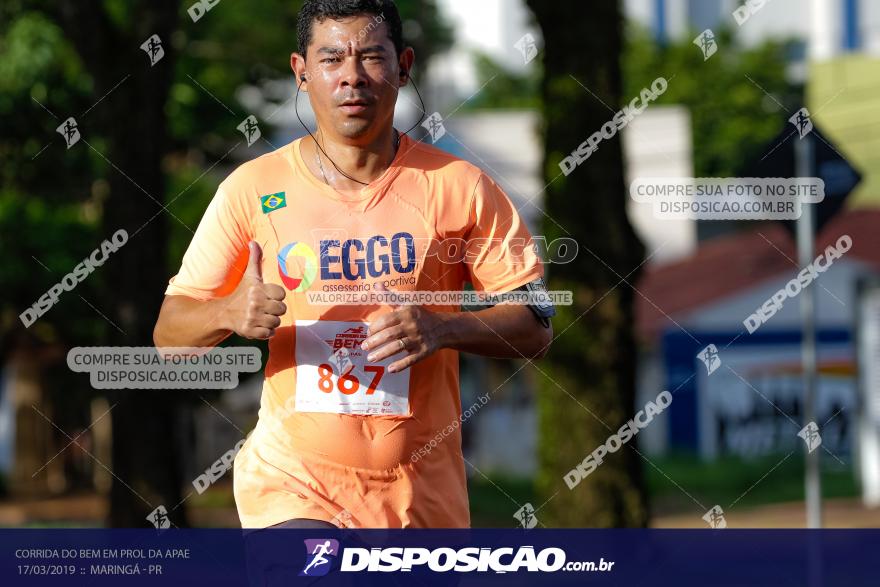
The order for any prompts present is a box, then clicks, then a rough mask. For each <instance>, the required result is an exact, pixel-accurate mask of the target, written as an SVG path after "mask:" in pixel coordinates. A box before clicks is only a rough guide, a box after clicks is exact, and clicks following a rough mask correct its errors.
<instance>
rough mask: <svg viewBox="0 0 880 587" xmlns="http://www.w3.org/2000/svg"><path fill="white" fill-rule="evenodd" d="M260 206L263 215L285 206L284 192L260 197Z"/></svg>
mask: <svg viewBox="0 0 880 587" xmlns="http://www.w3.org/2000/svg"><path fill="white" fill-rule="evenodd" d="M260 206H262V208H263V214H268V213H269V212H274V211H275V210H280V209H281V208H284V207H285V206H287V198H286V197H285V196H284V192H278V193H277V194H269V195H268V196H260Z"/></svg>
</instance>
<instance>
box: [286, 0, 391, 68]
mask: <svg viewBox="0 0 880 587" xmlns="http://www.w3.org/2000/svg"><path fill="white" fill-rule="evenodd" d="M362 14H370V15H372V16H373V17H374V18H381V22H384V23H385V26H386V27H388V38H390V39H391V42H392V43H393V44H394V49H395V50H396V51H397V55H398V56H399V55H400V54H401V53H402V52H403V26H402V25H401V23H400V13H399V12H398V11H397V6H396V5H395V4H394V2H393V0H306V2H305V4H303V7H302V9H301V10H300V11H299V15H298V16H297V23H296V36H297V42H298V44H299V52H300V54H301V55H302V56H303V57H305V56H306V51H307V50H308V48H309V43H311V42H312V25H313V24H314V23H315V22H324V21H325V20H327V19H328V18H331V19H334V20H339V19H342V18H346V17H349V16H360V15H362Z"/></svg>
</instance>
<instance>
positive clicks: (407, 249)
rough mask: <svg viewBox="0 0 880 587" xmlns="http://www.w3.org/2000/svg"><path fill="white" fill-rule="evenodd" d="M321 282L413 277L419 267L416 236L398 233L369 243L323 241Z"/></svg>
mask: <svg viewBox="0 0 880 587" xmlns="http://www.w3.org/2000/svg"><path fill="white" fill-rule="evenodd" d="M320 259H321V279H343V278H344V279H346V280H349V281H354V280H358V279H366V278H367V277H368V276H369V277H381V276H382V275H389V274H390V273H391V270H392V269H394V271H396V272H397V273H412V272H413V271H414V270H415V267H416V246H415V239H413V235H411V234H410V233H408V232H398V233H397V234H395V235H394V236H392V237H391V238H390V239H388V238H385V237H384V236H382V235H375V236H372V237H370V238H369V239H367V240H366V241H364V240H361V239H356V238H351V239H348V240H346V241H339V240H335V239H330V240H322V241H320Z"/></svg>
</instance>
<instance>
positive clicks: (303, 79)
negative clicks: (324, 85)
mask: <svg viewBox="0 0 880 587" xmlns="http://www.w3.org/2000/svg"><path fill="white" fill-rule="evenodd" d="M400 75H401V76H405V77H406V78H408V79H409V80H410V81H411V82H412V85H413V88H414V89H415V91H416V95H417V96H418V97H419V102H420V103H421V105H422V108H421V110H422V115H421V116H420V117H419V120H418V121H417V122H416V123H415V124H414V125H412V126H411V127H410V129H409V130H408V131H406V132H405V133H403V134H405V135H408V134H409V133H410V132H412V130H413V129H414V128H416V127H417V126H418V125H420V124H421V123H422V120H424V119H425V115H426V114H427V113H426V112H425V101H424V100H423V99H422V93H421V92H419V87H418V86H417V85H416V82H415V80H414V79H412V78H410V77H409V70H408V69H401V70H400ZM305 82H306V76H305V75H300V76H299V84H297V86H296V97H295V98H294V101H293V111H294V113H295V114H296V119H297V120H298V121H299V123H300V124H301V125H302V127H303V128H304V129H306V132H307V133H309V136H310V137H312V140H313V141H315V146H317V147H318V148H319V149H321V153H323V154H324V157H326V158H327V160H328V161H330V163H332V164H333V167H335V168H336V171H338V172H339V173H341V174H342V175H344V176H345V177H347V178H348V179H350V180H351V181H353V182H356V183H359V184H361V185H370V184H368V183H365V182H363V181H361V180H359V179H355V178H353V177H352V176H350V175H349V174H347V173H346V172H344V171H342V170H341V169H339V166H338V165H337V164H336V162H335V161H334V160H333V159H331V158H330V156H329V155H328V154H327V151H325V150H324V148H323V147H322V146H321V143H319V142H318V139H316V138H315V135H313V134H312V131H310V130H309V127H307V126H306V124H305V123H304V122H303V121H302V118H300V116H299V108H298V106H299V90H300V88H301V87H302V85H303V84H304V83H305Z"/></svg>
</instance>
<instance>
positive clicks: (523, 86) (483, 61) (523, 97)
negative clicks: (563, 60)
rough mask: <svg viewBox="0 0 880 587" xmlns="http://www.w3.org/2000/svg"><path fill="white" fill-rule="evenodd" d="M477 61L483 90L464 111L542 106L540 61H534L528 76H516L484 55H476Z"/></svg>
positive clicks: (526, 72)
mask: <svg viewBox="0 0 880 587" xmlns="http://www.w3.org/2000/svg"><path fill="white" fill-rule="evenodd" d="M474 59H475V62H476V67H477V78H478V80H479V86H480V87H481V88H482V90H480V92H478V93H477V95H476V96H474V97H473V98H471V99H470V100H469V101H468V102H467V104H466V105H465V106H464V107H463V108H462V109H463V110H479V109H536V108H538V107H540V105H541V99H540V88H539V86H540V83H541V76H542V75H543V73H542V71H541V66H540V61H537V60H536V61H533V62H532V63H531V64H530V65H529V68H528V69H527V70H526V71H525V73H516V72H513V71H510V70H508V69H506V68H505V67H503V66H502V65H501V64H500V63H498V62H497V61H495V60H493V59H492V58H491V57H490V56H489V55H487V54H485V53H476V54H475V55H474Z"/></svg>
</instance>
